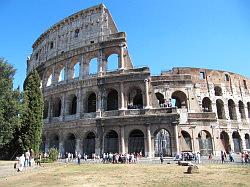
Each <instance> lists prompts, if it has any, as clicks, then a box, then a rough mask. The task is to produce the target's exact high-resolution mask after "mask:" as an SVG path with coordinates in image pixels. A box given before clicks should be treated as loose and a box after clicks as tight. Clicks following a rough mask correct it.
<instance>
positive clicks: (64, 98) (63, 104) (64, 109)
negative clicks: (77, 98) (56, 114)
mask: <svg viewBox="0 0 250 187" xmlns="http://www.w3.org/2000/svg"><path fill="white" fill-rule="evenodd" d="M65 115H66V93H63V96H62V101H61V115H60V116H61V118H62V120H64V118H65Z"/></svg>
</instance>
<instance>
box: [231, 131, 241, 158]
mask: <svg viewBox="0 0 250 187" xmlns="http://www.w3.org/2000/svg"><path fill="white" fill-rule="evenodd" d="M232 137H233V142H234V152H235V153H239V152H241V150H242V146H241V137H240V134H239V132H237V131H234V132H233V134H232Z"/></svg>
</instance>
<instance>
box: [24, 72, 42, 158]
mask: <svg viewBox="0 0 250 187" xmlns="http://www.w3.org/2000/svg"><path fill="white" fill-rule="evenodd" d="M40 82H41V81H40V77H39V75H38V72H37V71H36V70H35V71H33V72H32V73H30V74H29V75H28V76H27V77H26V79H25V81H24V87H23V89H24V97H23V105H22V110H23V111H22V114H21V136H22V142H23V146H24V148H25V149H33V150H34V151H35V152H36V153H37V152H38V151H39V146H40V143H41V133H42V127H43V96H42V92H41V89H40Z"/></svg>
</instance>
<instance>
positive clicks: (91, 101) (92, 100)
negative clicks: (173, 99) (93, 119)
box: [87, 93, 96, 113]
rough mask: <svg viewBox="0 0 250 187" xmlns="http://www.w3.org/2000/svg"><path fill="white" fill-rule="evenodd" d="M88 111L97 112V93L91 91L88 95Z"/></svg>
mask: <svg viewBox="0 0 250 187" xmlns="http://www.w3.org/2000/svg"><path fill="white" fill-rule="evenodd" d="M87 112H88V113H90V112H96V95H95V93H91V94H90V95H89V97H88V107H87Z"/></svg>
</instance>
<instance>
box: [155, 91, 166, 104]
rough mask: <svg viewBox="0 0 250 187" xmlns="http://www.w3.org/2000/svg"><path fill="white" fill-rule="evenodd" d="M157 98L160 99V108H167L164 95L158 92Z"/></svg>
mask: <svg viewBox="0 0 250 187" xmlns="http://www.w3.org/2000/svg"><path fill="white" fill-rule="evenodd" d="M155 96H156V98H157V99H158V103H159V106H160V107H167V106H165V99H164V95H163V94H161V93H159V92H157V93H155Z"/></svg>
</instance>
